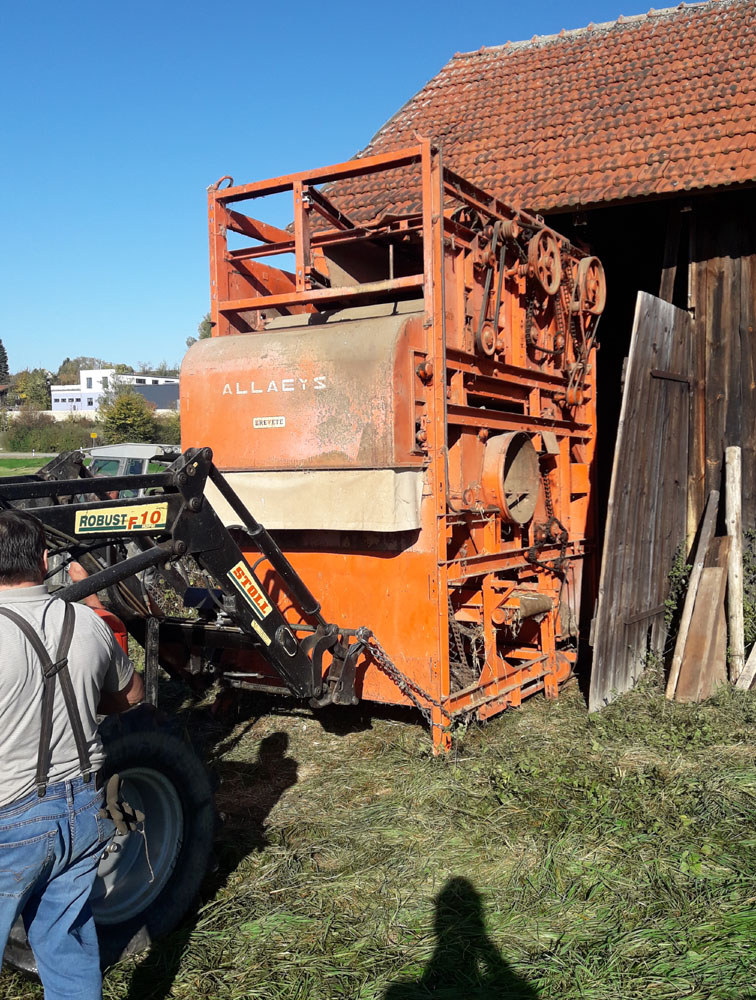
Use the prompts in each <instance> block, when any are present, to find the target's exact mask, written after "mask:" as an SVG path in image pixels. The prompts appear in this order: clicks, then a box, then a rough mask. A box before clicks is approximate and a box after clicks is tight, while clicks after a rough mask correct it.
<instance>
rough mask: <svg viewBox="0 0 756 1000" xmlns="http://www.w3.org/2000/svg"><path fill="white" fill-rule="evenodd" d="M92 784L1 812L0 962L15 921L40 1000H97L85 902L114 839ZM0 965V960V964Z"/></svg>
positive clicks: (52, 791)
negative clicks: (30, 957) (33, 965)
mask: <svg viewBox="0 0 756 1000" xmlns="http://www.w3.org/2000/svg"><path fill="white" fill-rule="evenodd" d="M102 801H103V792H102V791H99V792H96V791H95V788H94V779H92V780H91V781H90V782H88V783H87V782H85V781H84V780H83V778H75V779H74V780H73V781H63V782H59V783H57V784H54V785H49V786H48V788H47V794H46V795H45V796H44V798H39V796H38V795H37V793H36V792H32V793H31V794H29V795H27V796H26V797H25V798H23V799H19V800H18V801H16V802H12V803H11V804H10V805H7V806H4V807H3V808H2V809H0V955H2V952H3V951H4V950H5V945H6V943H7V940H8V934H9V933H10V929H11V927H12V926H13V924H14V923H15V922H16V918H17V917H18V915H19V914H22V916H23V920H24V925H25V926H26V933H27V935H28V937H29V944H30V945H31V947H32V951H33V952H34V957H35V958H36V960H37V968H38V969H39V976H40V979H41V980H42V984H43V986H44V988H45V1000H100V998H101V997H102V974H101V972H100V950H99V947H98V944H97V931H96V930H95V925H94V919H93V918H92V911H91V909H90V906H89V894H90V893H91V891H92V886H93V884H94V880H95V875H96V874H97V865H98V863H99V861H100V858H101V857H102V855H103V853H104V851H105V848H106V847H107V846H108V844H109V843H110V840H111V838H112V836H113V833H114V827H113V823H112V821H111V820H109V819H102V818H100V817H99V816H98V815H97V812H98V810H99V808H100V806H101V805H102ZM0 960H1V959H0Z"/></svg>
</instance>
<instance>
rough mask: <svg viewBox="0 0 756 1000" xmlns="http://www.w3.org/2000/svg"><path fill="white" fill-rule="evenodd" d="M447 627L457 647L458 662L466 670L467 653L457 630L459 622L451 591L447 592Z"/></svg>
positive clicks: (467, 662) (467, 663)
mask: <svg viewBox="0 0 756 1000" xmlns="http://www.w3.org/2000/svg"><path fill="white" fill-rule="evenodd" d="M449 629H450V631H451V634H452V636H453V638H454V645H455V646H456V647H457V654H458V656H459V662H460V664H461V665H462V667H464V668H465V669H466V670H469V669H470V663H469V661H468V659H467V654H466V653H465V647H464V644H463V642H462V636H461V634H460V631H459V623H458V621H457V617H456V615H455V614H454V607H453V605H452V599H451V593H450V594H449Z"/></svg>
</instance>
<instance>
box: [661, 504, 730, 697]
mask: <svg viewBox="0 0 756 1000" xmlns="http://www.w3.org/2000/svg"><path fill="white" fill-rule="evenodd" d="M718 507H719V492H718V490H712V491H711V493H709V499H708V500H707V501H706V510H705V511H704V516H703V521H702V522H701V532H700V534H699V536H698V545H697V546H696V554H695V557H694V559H693V569H692V570H691V571H690V579H689V580H688V591H687V593H686V594H685V603H684V604H683V610H682V616H681V617H680V628H679V631H678V633H677V641H676V642H675V652H674V655H673V656H672V667H671V669H670V672H669V680H668V681H667V691H666V696H667V698H668V699H669V700H670V701H672V700H673V699H674V697H675V691H676V690H677V682H678V680H679V679H680V667H681V666H682V661H683V654H684V653H685V643H686V642H687V640H688V632H689V630H690V623H691V619H692V618H693V608H694V606H695V603H696V594H697V593H698V585H699V583H700V582H701V574H702V573H703V569H704V562H705V560H706V551H707V549H708V548H709V542H711V540H712V538H713V537H714V528H715V526H716V523H717V509H718Z"/></svg>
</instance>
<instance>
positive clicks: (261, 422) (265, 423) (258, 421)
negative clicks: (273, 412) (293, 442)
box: [252, 417, 286, 430]
mask: <svg viewBox="0 0 756 1000" xmlns="http://www.w3.org/2000/svg"><path fill="white" fill-rule="evenodd" d="M252 426H253V427H254V428H255V429H256V430H259V429H261V428H265V427H285V426H286V417H255V418H254V419H253V420H252Z"/></svg>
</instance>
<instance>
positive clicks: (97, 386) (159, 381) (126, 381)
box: [50, 368, 179, 413]
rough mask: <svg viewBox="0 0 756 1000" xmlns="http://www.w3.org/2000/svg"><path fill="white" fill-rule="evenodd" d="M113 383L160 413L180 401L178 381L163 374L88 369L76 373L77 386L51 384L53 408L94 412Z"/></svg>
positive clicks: (63, 410)
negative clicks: (132, 390)
mask: <svg viewBox="0 0 756 1000" xmlns="http://www.w3.org/2000/svg"><path fill="white" fill-rule="evenodd" d="M114 382H117V383H118V384H119V385H132V386H133V387H134V388H135V389H136V391H137V392H139V393H141V394H142V395H143V396H144V397H145V399H146V400H147V401H148V402H149V403H154V404H155V406H156V407H157V408H158V409H159V410H175V409H176V408H177V405H178V398H179V380H178V379H177V378H172V377H170V376H165V375H150V374H149V372H139V373H136V374H134V375H121V374H119V375H116V372H115V368H89V369H83V370H82V371H80V372H79V383H78V385H52V386H50V395H51V396H52V409H53V411H58V412H70V413H74V412H76V411H79V410H82V411H84V412H87V413H96V412H97V411H98V409H99V408H100V402H101V401H102V397H103V395H104V394H105V393H106V392H107V391H108V389H112V388H113V384H114Z"/></svg>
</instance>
